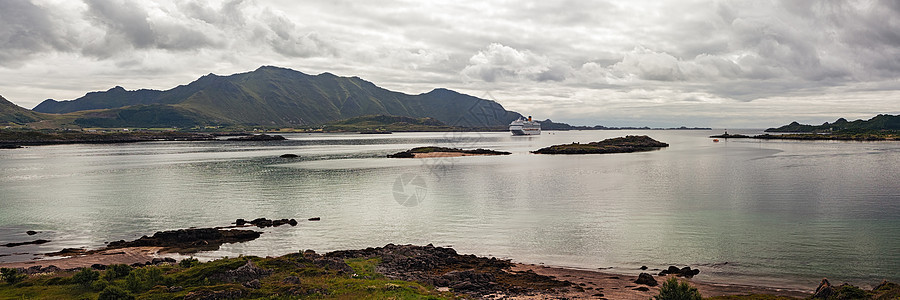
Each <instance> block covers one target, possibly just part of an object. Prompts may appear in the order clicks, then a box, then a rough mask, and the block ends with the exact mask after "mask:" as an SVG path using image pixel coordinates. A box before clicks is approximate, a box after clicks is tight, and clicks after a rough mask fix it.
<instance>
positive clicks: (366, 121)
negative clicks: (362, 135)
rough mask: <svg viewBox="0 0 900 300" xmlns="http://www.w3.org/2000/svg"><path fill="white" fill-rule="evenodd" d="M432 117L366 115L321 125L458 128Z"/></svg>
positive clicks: (378, 129)
mask: <svg viewBox="0 0 900 300" xmlns="http://www.w3.org/2000/svg"><path fill="white" fill-rule="evenodd" d="M458 129H460V127H453V126H448V125H447V124H444V122H441V121H438V120H436V119H434V118H428V117H425V118H410V117H403V116H387V115H368V116H359V117H354V118H350V119H346V120H341V121H336V122H331V123H328V124H325V125H324V126H323V130H325V131H362V132H373V131H374V132H383V131H445V130H458Z"/></svg>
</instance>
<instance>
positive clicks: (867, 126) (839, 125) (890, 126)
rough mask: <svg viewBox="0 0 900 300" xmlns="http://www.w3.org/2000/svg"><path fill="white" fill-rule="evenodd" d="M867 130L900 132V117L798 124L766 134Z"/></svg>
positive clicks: (889, 116) (880, 116)
mask: <svg viewBox="0 0 900 300" xmlns="http://www.w3.org/2000/svg"><path fill="white" fill-rule="evenodd" d="M866 130H900V115H896V116H892V115H877V116H875V117H873V118H871V119H869V120H856V121H853V122H848V121H847V120H846V119H844V118H840V119H837V121H834V123H828V122H825V123H823V124H822V125H806V124H800V123H797V122H791V124H788V125H784V126H781V127H778V128H769V129H766V132H836V131H866Z"/></svg>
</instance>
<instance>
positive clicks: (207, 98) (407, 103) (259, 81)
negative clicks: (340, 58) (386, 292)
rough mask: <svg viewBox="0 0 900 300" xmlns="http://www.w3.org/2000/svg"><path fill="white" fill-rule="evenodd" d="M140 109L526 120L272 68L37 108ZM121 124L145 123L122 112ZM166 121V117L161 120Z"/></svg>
mask: <svg viewBox="0 0 900 300" xmlns="http://www.w3.org/2000/svg"><path fill="white" fill-rule="evenodd" d="M134 105H144V106H141V109H148V108H149V107H155V108H154V110H155V111H156V113H160V114H166V113H175V114H178V115H179V116H176V117H172V118H175V119H179V120H182V121H185V122H186V120H188V119H189V120H191V121H192V122H194V123H197V124H247V125H272V126H291V125H314V124H324V123H328V122H333V121H337V120H343V119H348V118H352V117H357V116H363V115H395V116H406V117H413V118H424V117H431V118H434V119H437V120H439V121H441V122H443V123H445V124H447V125H450V126H463V127H498V126H505V125H507V124H509V123H510V122H512V121H513V120H515V119H516V118H518V117H519V116H520V115H519V114H518V113H516V112H511V111H507V110H505V109H504V108H503V107H502V106H501V105H500V104H498V103H496V102H494V101H490V100H484V99H480V98H476V97H472V96H469V95H464V94H460V93H457V92H454V91H451V90H446V89H435V90H433V91H431V92H428V93H424V94H419V95H408V94H404V93H399V92H394V91H390V90H386V89H383V88H380V87H378V86H376V85H375V84H373V83H371V82H368V81H365V80H363V79H360V78H358V77H339V76H335V75H332V74H329V73H323V74H320V75H315V76H313V75H307V74H304V73H302V72H298V71H294V70H291V69H285V68H278V67H269V66H265V67H260V68H259V69H257V70H255V71H253V72H247V73H240V74H234V75H229V76H217V75H214V74H209V75H206V76H203V77H201V78H199V79H197V80H196V81H194V82H191V83H190V84H187V85H181V86H178V87H176V88H173V89H171V90H167V91H154V90H137V91H126V90H124V89H122V88H121V87H116V88H113V89H110V90H108V91H105V92H92V93H88V94H87V95H85V96H84V97H81V98H78V99H75V100H70V101H55V100H52V99H49V100H46V101H44V102H42V103H41V104H40V105H38V106H37V107H35V108H34V110H35V111H38V112H47V113H69V112H76V111H83V110H91V109H118V108H124V107H128V106H134ZM158 106H166V107H169V108H170V109H162V108H160V107H158ZM107 116H108V117H111V115H107ZM101 117H102V116H101ZM115 118H118V120H119V121H121V122H125V123H128V122H131V123H135V124H136V123H139V122H132V120H129V119H128V117H127V116H123V115H122V114H117V115H116V117H115ZM165 119H168V117H160V118H159V120H165ZM119 121H117V122H119ZM91 122H101V121H100V120H93V121H91ZM132 126H135V125H132ZM171 126H177V125H175V124H172V125H171Z"/></svg>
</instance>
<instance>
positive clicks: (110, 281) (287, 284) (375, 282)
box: [0, 253, 454, 299]
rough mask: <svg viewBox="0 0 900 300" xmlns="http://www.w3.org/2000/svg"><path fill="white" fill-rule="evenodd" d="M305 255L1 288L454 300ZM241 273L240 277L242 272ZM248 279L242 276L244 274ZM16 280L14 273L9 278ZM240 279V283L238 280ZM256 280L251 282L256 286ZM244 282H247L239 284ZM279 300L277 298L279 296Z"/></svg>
mask: <svg viewBox="0 0 900 300" xmlns="http://www.w3.org/2000/svg"><path fill="white" fill-rule="evenodd" d="M307 256H308V254H307V255H304V254H303V253H295V254H289V255H285V256H281V257H277V258H260V257H253V256H247V257H236V258H223V259H218V260H214V261H210V262H206V263H200V262H198V261H197V260H194V259H185V260H182V261H181V262H180V263H178V264H166V265H159V266H142V267H131V266H128V265H111V266H107V267H106V270H94V269H90V268H85V269H81V270H79V271H61V272H55V273H50V274H37V275H32V276H27V278H21V277H19V278H18V279H16V280H15V282H14V283H10V282H7V283H5V284H0V298H3V299H226V298H227V299H260V298H263V299H296V298H303V299H321V298H339V299H358V298H370V299H389V298H395V299H410V298H415V299H452V298H454V296H453V295H452V294H450V293H447V292H439V291H436V290H435V289H434V288H433V287H428V286H425V285H422V284H420V283H416V282H411V281H402V280H392V279H389V278H386V277H385V276H384V275H381V274H379V273H377V272H375V267H376V265H377V264H378V263H379V262H380V261H379V260H378V259H364V258H359V259H347V260H342V261H340V263H345V266H347V267H348V268H350V269H351V270H352V271H351V272H347V271H346V270H344V269H338V268H332V267H329V266H325V265H322V264H317V263H316V260H314V259H309V258H307ZM237 270H240V271H237ZM242 272H243V273H242ZM7 273H12V271H7ZM241 277H243V278H241ZM251 278H252V279H251ZM240 279H247V281H245V282H241V281H240ZM279 295H280V296H279Z"/></svg>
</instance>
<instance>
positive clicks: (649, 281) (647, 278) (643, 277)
mask: <svg viewBox="0 0 900 300" xmlns="http://www.w3.org/2000/svg"><path fill="white" fill-rule="evenodd" d="M634 283H637V284H643V285H649V286H656V285H657V284H659V283H657V282H656V279H655V278H653V275H650V274H649V273H641V274H640V275H638V278H637V280H635V281H634Z"/></svg>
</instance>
